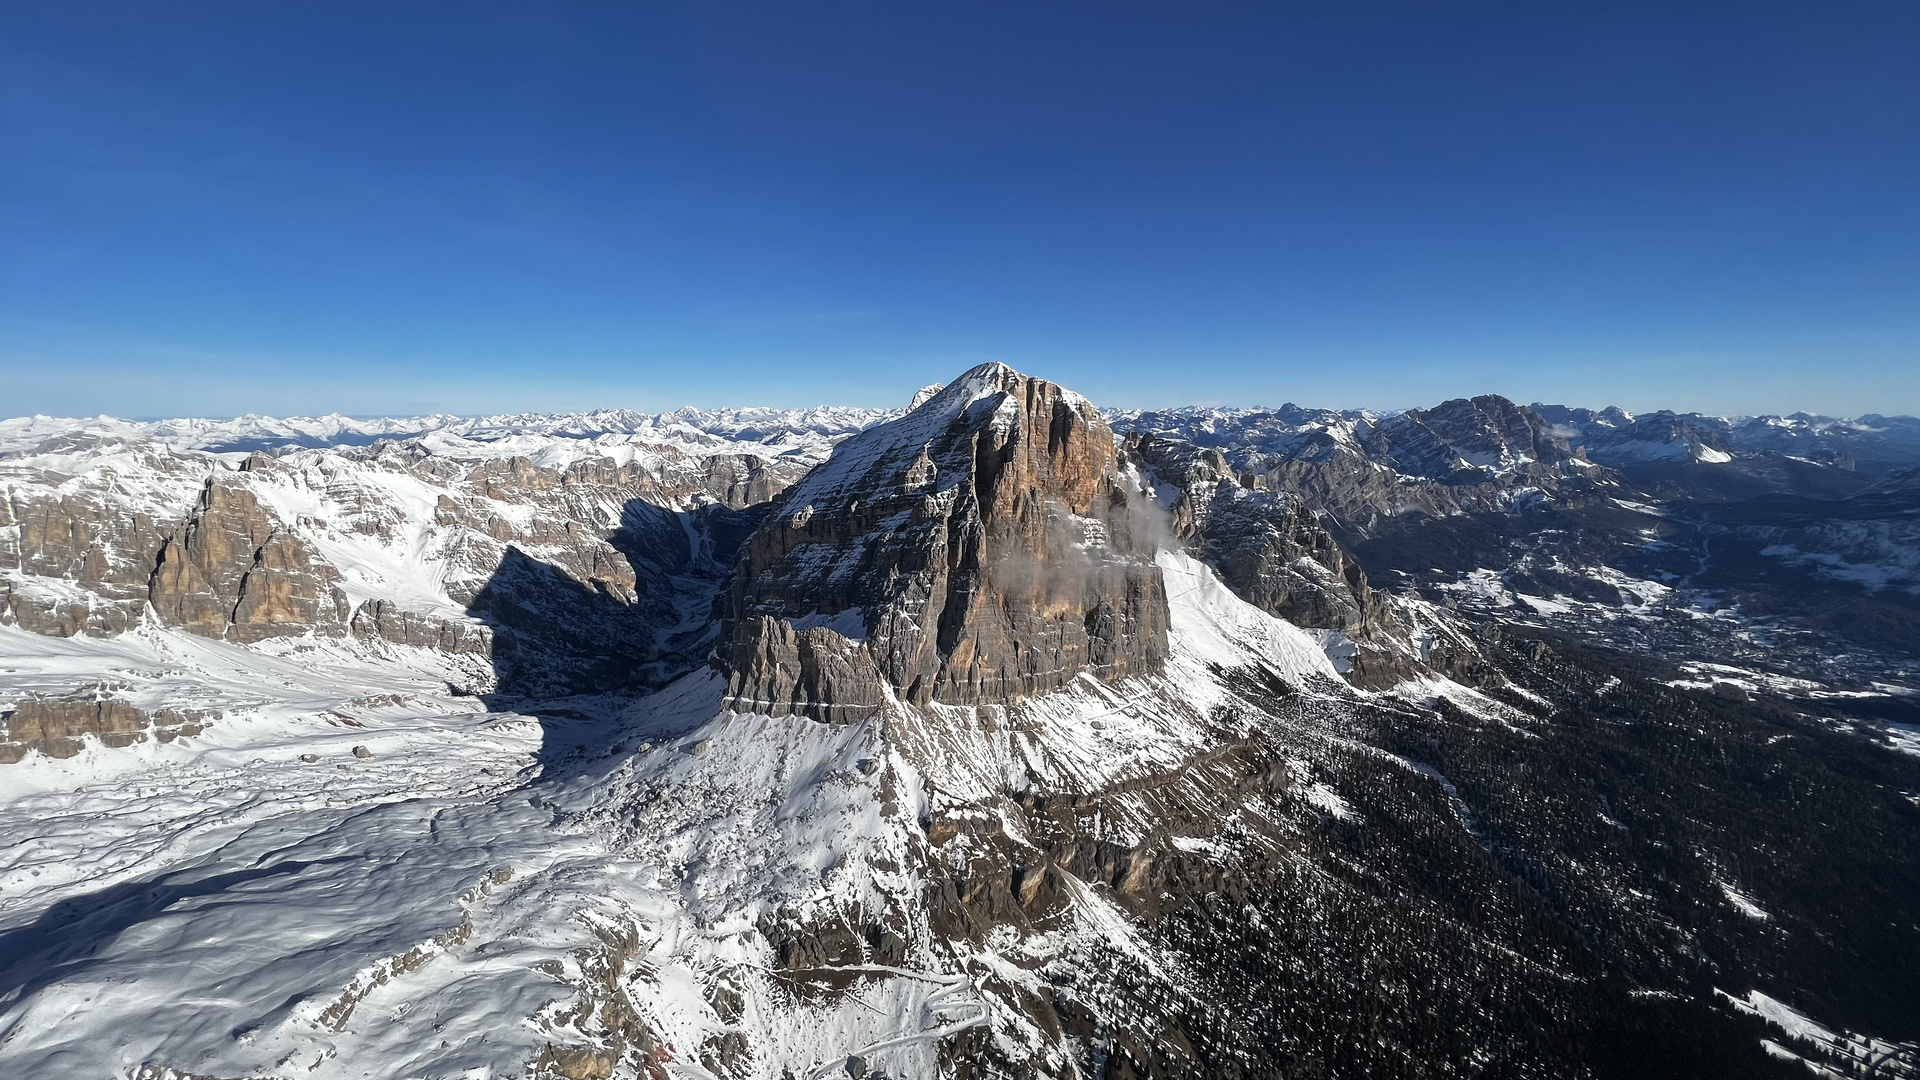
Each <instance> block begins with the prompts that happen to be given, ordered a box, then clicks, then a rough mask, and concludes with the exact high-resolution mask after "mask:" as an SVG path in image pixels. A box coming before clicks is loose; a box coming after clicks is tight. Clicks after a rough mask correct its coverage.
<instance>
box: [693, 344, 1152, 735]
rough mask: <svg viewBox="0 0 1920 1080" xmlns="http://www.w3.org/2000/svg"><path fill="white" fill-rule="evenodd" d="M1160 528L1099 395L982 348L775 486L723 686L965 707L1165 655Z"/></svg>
mask: <svg viewBox="0 0 1920 1080" xmlns="http://www.w3.org/2000/svg"><path fill="white" fill-rule="evenodd" d="M1162 532H1164V525H1163V523H1161V522H1158V521H1156V520H1154V518H1153V515H1152V513H1151V511H1150V510H1149V509H1148V508H1147V507H1146V506H1145V505H1144V504H1143V500H1142V499H1141V496H1140V493H1139V492H1137V491H1130V490H1128V488H1127V486H1126V485H1125V484H1123V483H1122V482H1121V479H1120V459H1119V457H1118V455H1117V454H1116V452H1115V448H1114V441H1113V434H1112V432H1111V431H1110V430H1109V429H1108V428H1107V425H1106V423H1105V421H1103V420H1102V419H1101V418H1100V415H1099V413H1098V412H1096V411H1095V410H1094V408H1093V406H1092V405H1091V404H1090V403H1088V402H1087V401H1086V400H1085V399H1083V398H1081V397H1079V396H1078V395H1076V394H1073V393H1071V392H1070V391H1067V390H1064V389H1062V388H1061V387H1059V386H1056V385H1054V384H1052V383H1049V382H1046V381H1044V380H1040V379H1033V378H1029V377H1028V376H1025V375H1022V374H1020V373H1019V372H1016V371H1014V370H1012V369H1011V368H1008V367H1006V366H1005V365H1003V364H987V365H982V366H981V367H978V368H975V369H974V370H972V371H969V372H968V373H967V374H965V375H963V376H961V377H960V378H959V379H958V380H956V381H955V382H954V383H953V384H952V385H951V386H949V387H947V388H946V389H945V390H943V391H941V392H940V393H939V394H936V395H934V396H933V397H931V398H930V399H928V400H927V401H926V402H924V403H923V404H922V405H921V406H920V407H919V408H918V409H915V410H914V411H913V412H910V413H908V414H907V415H906V416H905V417H903V418H901V419H900V420H897V421H894V422H893V423H890V424H885V425H881V426H879V427H876V428H872V429H869V430H868V431H866V432H863V433H861V434H859V435H856V436H854V437H853V438H851V439H848V440H847V441H846V442H845V443H842V444H841V445H840V447H839V448H838V449H836V450H835V452H834V455H833V457H832V459H830V460H829V461H828V462H827V463H826V464H824V465H822V466H821V467H820V468H819V469H817V470H816V471H815V472H814V473H812V474H810V475H809V476H808V477H807V478H806V479H805V480H803V481H801V482H800V483H799V484H797V485H795V486H794V487H793V488H792V489H790V490H789V491H788V492H787V494H786V495H785V496H783V499H782V502H781V504H780V506H779V507H778V508H777V509H776V512H775V514H774V516H773V517H772V518H771V519H770V520H769V521H768V522H767V524H765V525H764V526H762V527H761V528H760V530H759V531H758V532H756V533H755V534H754V536H753V538H752V540H750V541H749V543H748V545H747V550H746V552H745V553H744V554H743V556H742V559H741V562H740V565H739V567H738V571H737V576H736V580H735V585H734V589H733V593H732V595H731V597H730V601H729V605H730V606H729V611H730V615H731V617H732V631H731V638H730V642H729V646H728V649H727V652H726V654H725V657H726V663H727V667H728V671H729V674H730V683H729V686H730V690H731V692H732V693H733V695H734V696H735V697H736V699H738V700H739V701H740V702H741V703H742V706H743V707H746V708H752V709H754V710H756V711H772V712H774V713H775V714H776V715H780V714H784V713H785V712H795V713H803V714H806V715H812V716H816V717H818V718H823V719H826V718H832V719H842V718H847V717H848V716H849V714H851V713H854V712H858V711H861V710H863V709H866V708H868V707H870V706H872V705H874V704H877V703H878V702H879V701H880V700H882V699H883V698H882V695H883V693H884V691H883V690H882V686H881V683H883V682H884V684H886V686H887V687H888V688H890V689H891V691H892V692H894V693H896V694H899V695H900V696H902V697H904V698H906V699H908V700H910V701H913V702H915V703H918V704H925V703H927V702H931V701H939V702H945V703H949V704H976V703H991V702H1006V701H1013V700H1018V699H1020V698H1023V697H1027V696H1031V695H1035V694H1040V693H1045V692H1047V691H1049V690H1054V689H1057V688H1059V687H1061V686H1064V685H1065V684H1066V683H1067V682H1068V681H1069V680H1071V679H1073V678H1074V677H1076V676H1078V675H1079V674H1080V673H1082V672H1091V673H1093V674H1094V675H1096V676H1098V677H1101V678H1117V677H1121V676H1125V675H1130V674H1135V673H1150V672H1155V671H1158V670H1159V669H1160V667H1161V665H1162V664H1163V663H1164V660H1165V657H1166V649H1167V643H1166V634H1167V607H1166V597H1165V593H1164V587H1163V585H1162V582H1161V578H1160V572H1159V568H1158V567H1157V566H1155V565H1154V563H1153V551H1154V543H1155V540H1156V537H1157V536H1158V535H1159V534H1160V533H1162ZM826 627H832V628H833V629H831V630H825V629H824V628H826ZM822 633H828V634H830V635H831V637H823V636H821V634H822ZM842 642H845V644H844V645H843V644H842ZM860 653H864V654H865V655H864V656H861V655H859V654H860ZM876 676H877V678H876Z"/></svg>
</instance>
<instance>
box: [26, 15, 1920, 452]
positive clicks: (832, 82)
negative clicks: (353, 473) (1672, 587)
mask: <svg viewBox="0 0 1920 1080" xmlns="http://www.w3.org/2000/svg"><path fill="white" fill-rule="evenodd" d="M1916 36H1920V9H1916V8H1914V7H1912V6H1911V5H1900V4H1894V3H1861V4H1853V5H1847V6H1845V7H1840V8H1835V7H1831V6H1814V5H1806V4H1799V5H1796V4H1768V5H1760V6H1749V7H1745V8H1742V9H1740V10H1739V11H1738V12H1730V11H1729V10H1727V9H1725V8H1724V7H1720V6H1715V5H1691V4H1679V5H1672V4H1669V5H1648V6H1621V5H1605V6H1594V7H1590V8H1577V7H1556V8H1540V7H1538V6H1536V5H1520V4H1511V3H1496V4H1479V5H1470V6H1458V5H1455V6H1449V7H1446V8H1431V7H1427V6H1422V5H1414V4H1404V3H1385V4H1376V5H1347V6H1341V7H1338V8H1322V7H1318V6H1314V5H1305V4H1285V5H1257V6H1240V5H1236V4H1206V5H1196V6H1188V7H1184V8H1181V9H1179V10H1177V11H1176V10H1170V9H1163V8H1159V7H1155V6H1150V5H1134V4H1121V5H1110V6H1105V7H1101V8H1098V9H1095V8H1090V7H1083V6H1079V5H1076V4H1004V3H989V4H980V5H969V6H967V7H965V8H953V9H936V8H920V7H915V8H903V7H898V6H893V5H885V4H873V3H834V4H829V5H810V6H806V7H793V6H789V5H778V4H765V3H731V2H729V3H714V4H700V5H647V6H632V5H614V4H580V5H568V6H566V7H552V8H533V7H527V6H524V5H510V4H473V5H462V6H460V7H459V8H457V9H454V8H435V7H432V6H426V5H408V6H404V7H393V6H390V5H379V4H370V3H365V4H363V3H345V2H342V3H329V4H325V5H318V4H284V5H273V6H271V7H238V6H232V5H228V4H222V3H188V4H185V5H174V6H170V7H168V8H166V9H164V10H162V9H158V8H153V7H150V6H147V5H139V4H132V3H125V2H104V3H85V2H83V3H76V4H63V5H58V6H53V7H44V6H43V7H40V8H34V7H31V6H25V5H15V6H14V7H12V8H11V9H9V10H7V11H5V12H3V13H0V147H4V149H5V150H6V152H5V153H4V154H0V413H5V414H9V415H19V414H26V413H34V412H42V413H49V414H64V415H75V414H81V415H89V414H97V413H109V414H116V415H129V414H138V415H146V416H155V415H159V416H180V415H193V414H203V415H204V414H211V415H229V416H230V415H237V414H242V413H246V412H256V413H262V414H272V415H285V414H290V413H298V414H324V413H327V412H335V411H337V412H341V413H347V414H357V415H397V414H407V413H431V412H452V413H463V414H472V413H497V412H508V411H526V410H538V411H567V410H576V409H582V408H588V407H593V406H620V407H631V408H636V409H640V410H644V411H661V410H664V409H671V408H674V407H677V406H679V405H681V404H683V403H687V402H696V403H704V404H709V405H718V404H725V403H733V402H740V401H749V400H750V401H759V402H764V403H767V404H769V405H773V406H777V407H802V406H806V405H811V404H816V403H819V402H822V401H830V402H836V403H846V404H854V405H866V406H882V405H889V404H893V403H895V402H896V401H897V400H899V398H900V396H901V394H902V391H903V388H904V390H905V392H907V393H910V392H911V390H912V388H913V387H914V386H918V385H922V384H924V383H927V382H933V381H937V380H942V379H946V378H950V377H952V375H953V374H954V373H955V372H957V371H960V370H964V369H965V368H967V367H969V366H971V365H972V364H974V363H977V362H979V361H981V360H988V359H993V360H1003V361H1005V362H1007V363H1009V364H1012V365H1013V366H1015V367H1017V368H1020V369H1021V370H1026V371H1033V372H1037V373H1043V374H1045V375H1046V376H1047V377H1049V378H1052V379H1055V380H1057V381H1059V382H1062V383H1064V384H1066V385H1069V386H1072V387H1074V388H1075V389H1077V390H1079V391H1081V392H1082V393H1085V394H1087V395H1088V396H1089V397H1091V398H1093V399H1094V400H1096V401H1099V402H1101V403H1102V404H1105V405H1111V406H1116V407H1146V406H1152V405H1173V404H1187V403H1221V404H1236V405H1238V404H1251V403H1254V402H1267V403H1271V402H1275V401H1287V400H1292V401H1297V402H1301V403H1303V404H1310V405H1315V406H1324V407H1336V408H1374V409H1399V408H1407V407H1413V406H1418V405H1430V404H1433V403H1435V402H1438V401H1441V400H1444V399H1447V398H1451V397H1457V396H1462V395H1469V394H1475V393H1488V392H1491V393H1499V394H1502V395H1504V396H1507V397H1510V398H1512V399H1514V400H1516V401H1534V400H1539V401H1549V402H1557V403H1568V404H1581V405H1586V406H1588V407H1594V408H1598V407H1601V406H1603V405H1607V404H1616V405H1619V406H1621V407H1623V408H1627V409H1629V410H1632V411H1636V412H1646V411H1653V410H1657V409H1662V408H1670V409H1674V410H1676V411H1682V412H1686V411H1701V412H1711V413H1719V414H1731V413H1738V414H1765V413H1791V412H1794V411H1798V410H1805V411H1809V412H1819V413H1826V414H1831V415H1857V414H1861V413H1868V412H1880V413H1889V414H1891V413H1916V412H1920V363H1916V360H1920V203H1917V202H1916V200H1914V199H1913V198H1912V192H1913V191H1914V190H1917V189H1920V65H1914V64H1913V63H1911V56H1910V43H1911V42H1912V41H1913V40H1915V39H1916Z"/></svg>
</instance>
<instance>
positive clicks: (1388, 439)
mask: <svg viewBox="0 0 1920 1080" xmlns="http://www.w3.org/2000/svg"><path fill="white" fill-rule="evenodd" d="M1106 416H1107V419H1108V420H1109V421H1110V422H1111V423H1112V424H1113V427H1114V430H1115V431H1117V432H1122V433H1125V432H1129V431H1139V432H1143V433H1149V434H1154V435H1159V436H1161V437H1163V438H1172V439H1181V440H1184V441H1187V442H1191V443H1194V444H1196V445H1199V446H1206V447H1212V448H1215V449H1219V450H1220V451H1222V452H1223V453H1225V454H1227V456H1228V458H1229V459H1230V460H1233V461H1234V463H1235V465H1236V466H1237V467H1240V468H1242V469H1257V468H1259V467H1261V466H1262V465H1266V464H1272V463H1275V462H1284V461H1321V460H1326V459H1328V458H1333V457H1339V456H1342V455H1351V456H1354V457H1363V458H1367V459H1370V460H1375V461H1379V462H1380V463H1382V464H1391V466H1392V467H1393V468H1395V469H1396V471H1399V472H1401V473H1402V474H1404V475H1409V476H1419V477H1427V478H1443V477H1445V476H1447V475H1449V474H1473V473H1487V472H1490V473H1493V474H1495V475H1504V474H1505V473H1507V472H1509V471H1511V470H1512V469H1514V468H1516V467H1520V466H1524V465H1527V464H1530V463H1534V462H1544V461H1555V460H1561V459H1565V458H1567V455H1568V453H1569V452H1578V453H1579V454H1580V455H1582V456H1583V457H1584V458H1585V459H1587V460H1590V461H1592V462H1594V463H1597V464H1601V465H1608V466H1616V467H1617V466H1628V465H1637V464H1653V463H1686V462H1693V463H1698V464H1705V465H1718V464H1726V463H1728V462H1731V461H1733V460H1734V459H1735V458H1736V457H1738V456H1740V455H1742V454H1761V455H1769V454H1771V455H1783V456H1786V457H1791V458H1797V459H1800V460H1802V461H1805V462H1808V463H1811V464H1819V465H1836V466H1840V467H1842V468H1846V469H1850V470H1851V469H1858V470H1859V471H1861V472H1862V473H1866V474H1869V475H1877V474H1879V473H1882V472H1885V471H1888V470H1890V469H1896V468H1900V467H1903V466H1906V465H1912V464H1920V419H1916V418H1914V417H1907V416H1882V415H1879V414H1868V415H1865V416H1860V417H1855V418H1851V419H1849V418H1837V417H1830V416H1818V415H1813V414H1809V413H1804V412H1799V413H1793V414H1791V415H1788V416H1751V417H1739V416H1736V417H1725V416H1709V415H1704V414H1701V413H1675V412H1671V411H1666V410H1662V411H1659V412H1652V413H1640V414H1634V413H1630V412H1627V411H1626V410H1624V409H1620V408H1616V407H1609V408H1605V409H1598V410H1595V409H1581V408H1571V407H1568V406H1565V405H1549V404H1543V403H1540V402H1535V403H1534V404H1532V405H1528V406H1521V405H1518V404H1515V403H1514V402H1512V401H1509V400H1507V399H1506V398H1502V397H1500V396H1498V395H1485V396H1482V397H1477V398H1471V399H1467V398H1460V399H1455V400H1452V401H1447V402H1443V403H1442V404H1440V405H1436V406H1434V407H1433V408H1431V409H1409V410H1406V411H1405V412H1367V411H1363V410H1352V409H1348V410H1337V411H1336V410H1332V409H1307V408H1302V407H1300V406H1298V405H1292V404H1287V405H1282V406H1280V407H1279V408H1208V407H1200V406H1192V407H1185V408H1176V409H1154V410H1132V409H1114V410H1107V411H1106ZM1523 429H1524V430H1523ZM1455 451H1458V452H1457V453H1456V452H1455Z"/></svg>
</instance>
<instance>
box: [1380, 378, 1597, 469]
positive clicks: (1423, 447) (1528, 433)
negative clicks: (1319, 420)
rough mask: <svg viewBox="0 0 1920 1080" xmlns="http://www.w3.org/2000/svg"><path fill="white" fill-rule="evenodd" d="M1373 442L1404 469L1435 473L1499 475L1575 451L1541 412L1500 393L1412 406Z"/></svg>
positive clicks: (1381, 429) (1383, 427)
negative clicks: (1434, 404)
mask: <svg viewBox="0 0 1920 1080" xmlns="http://www.w3.org/2000/svg"><path fill="white" fill-rule="evenodd" d="M1369 442H1370V443H1372V444H1373V445H1371V446H1370V447H1369V450H1370V451H1371V452H1374V453H1379V454H1384V455H1390V456H1391V457H1392V458H1393V459H1394V461H1395V462H1396V463H1397V464H1398V465H1399V467H1400V468H1401V471H1403V472H1407V473H1411V474H1414V475H1419V476H1428V477H1435V478H1441V477H1447V476H1450V475H1452V474H1455V473H1462V472H1474V471H1479V472H1490V473H1493V474H1496V475H1497V474H1503V473H1507V472H1510V471H1512V470H1514V469H1515V468H1519V467H1522V466H1526V465H1529V464H1533V463H1536V462H1538V463H1542V464H1550V463H1553V462H1559V461H1565V460H1567V459H1569V458H1571V457H1572V456H1573V451H1572V448H1571V447H1570V446H1568V444H1567V440H1566V439H1565V437H1563V436H1561V435H1560V434H1558V433H1556V432H1555V431H1554V429H1553V425H1551V424H1549V423H1548V422H1547V421H1546V420H1545V419H1544V418H1543V417H1541V416H1540V414H1539V413H1537V412H1535V411H1534V410H1532V409H1529V408H1526V407H1525V406H1522V405H1516V404H1514V403H1513V402H1512V401H1509V400H1507V399H1506V398H1504V397H1501V396H1500V395H1498V394H1482V395H1481V396H1479V397H1474V398H1455V399H1453V400H1452V401H1445V402H1442V403H1440V404H1439V405H1436V406H1434V407H1433V408H1431V409H1409V410H1408V411H1407V412H1405V413H1402V414H1401V415H1400V416H1399V417H1397V418H1395V420H1394V421H1393V422H1391V423H1387V424H1382V425H1379V426H1377V427H1375V428H1374V429H1373V431H1372V433H1371V434H1370V436H1369Z"/></svg>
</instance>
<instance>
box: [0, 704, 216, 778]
mask: <svg viewBox="0 0 1920 1080" xmlns="http://www.w3.org/2000/svg"><path fill="white" fill-rule="evenodd" d="M208 719H209V715H208V714H206V713H203V712H199V711H193V710H187V711H182V710H175V709H161V710H159V711H158V712H155V713H153V714H151V715H149V714H148V713H147V712H146V710H144V709H141V708H139V707H138V706H136V705H134V704H132V703H130V702H127V701H122V700H120V699H119V698H116V697H114V696H113V695H112V693H111V692H110V691H108V690H106V689H104V688H102V687H93V688H89V689H83V690H78V691H75V692H73V693H71V694H65V695H56V696H40V695H36V696H32V697H28V698H25V699H22V700H21V701H20V702H19V703H18V704H16V705H15V706H14V708H13V711H12V712H9V713H5V714H0V764H11V763H13V762H16V761H19V760H21V759H22V758H24V757H26V755H27V754H28V753H29V752H31V751H35V750H37V751H39V752H40V753H43V754H45V755H47V756H48V757H54V758H69V757H72V756H74V755H75V754H78V753H79V752H80V751H81V750H82V749H84V748H85V746H86V741H85V740H86V736H89V735H91V736H93V737H94V738H96V739H98V740H100V743H101V745H103V746H110V747H123V746H132V745H133V744H134V743H137V742H144V741H146V740H147V739H148V738H158V739H159V740H160V741H161V742H172V741H173V740H174V739H177V738H180V737H182V736H191V735H198V734H199V733H200V732H201V731H202V730H204V727H205V723H206V721H207V720H208Z"/></svg>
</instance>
